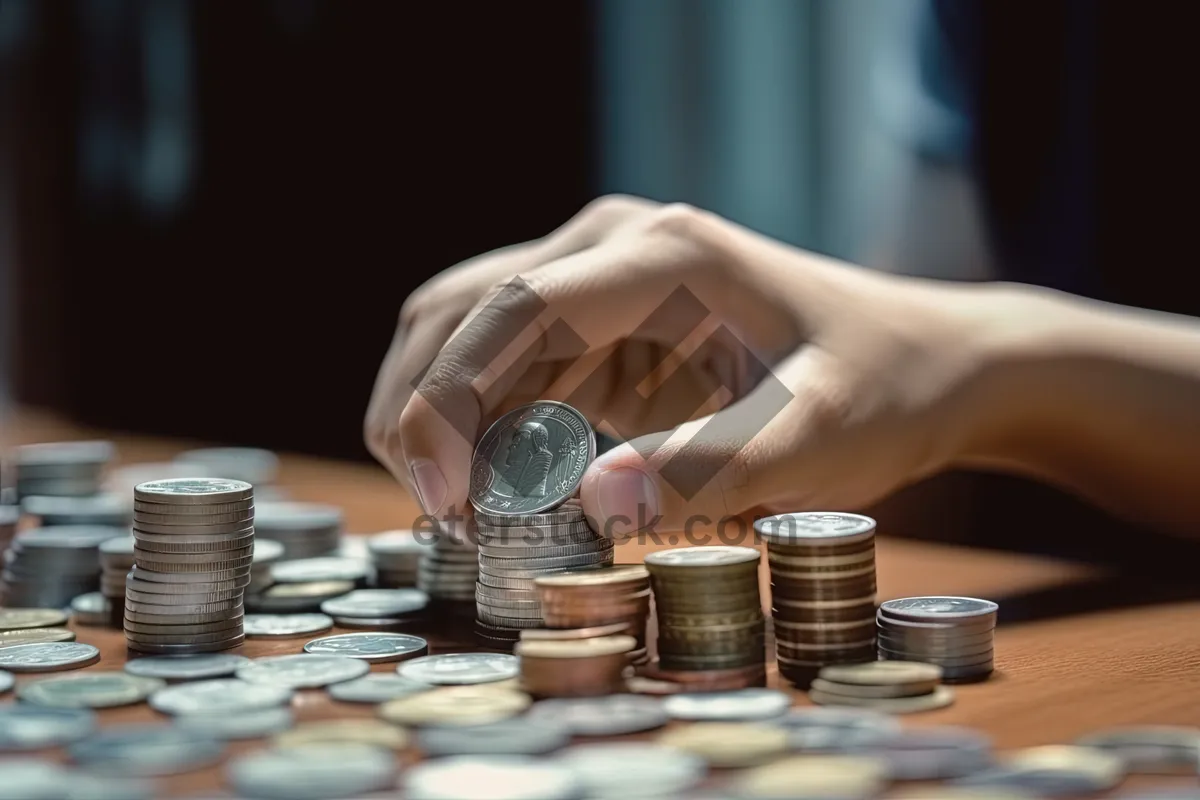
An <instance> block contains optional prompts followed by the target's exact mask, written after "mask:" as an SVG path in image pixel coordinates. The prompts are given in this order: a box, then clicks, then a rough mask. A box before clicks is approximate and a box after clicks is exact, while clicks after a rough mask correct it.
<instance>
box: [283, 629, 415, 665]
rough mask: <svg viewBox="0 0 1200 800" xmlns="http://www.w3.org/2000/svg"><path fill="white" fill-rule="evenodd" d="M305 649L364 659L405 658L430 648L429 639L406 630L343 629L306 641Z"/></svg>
mask: <svg viewBox="0 0 1200 800" xmlns="http://www.w3.org/2000/svg"><path fill="white" fill-rule="evenodd" d="M304 652H306V653H313V654H315V655H336V656H345V657H347V658H357V659H361V660H363V661H370V662H372V663H375V662H385V661H405V660H407V659H410V658H417V657H418V656H423V655H425V654H426V653H428V652H429V643H428V642H426V641H425V640H424V639H422V638H421V637H420V636H410V635H409V634H407V633H386V632H381V633H374V632H373V633H341V634H338V635H336V636H324V637H322V638H320V639H313V640H312V641H311V642H308V643H306V644H305V645H304Z"/></svg>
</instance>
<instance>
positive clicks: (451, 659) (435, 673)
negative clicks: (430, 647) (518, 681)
mask: <svg viewBox="0 0 1200 800" xmlns="http://www.w3.org/2000/svg"><path fill="white" fill-rule="evenodd" d="M398 671H399V673H400V674H401V675H403V676H404V677H406V678H411V679H413V680H415V681H421V682H422V683H432V684H439V685H443V684H447V685H448V684H472V683H490V682H492V681H503V680H507V679H509V678H515V677H517V675H518V674H520V659H518V658H517V657H516V656H511V655H508V654H506V653H444V654H442V655H436V656H425V657H423V658H417V659H413V660H412V661H406V662H404V663H403V664H401V665H400V666H399V667H398Z"/></svg>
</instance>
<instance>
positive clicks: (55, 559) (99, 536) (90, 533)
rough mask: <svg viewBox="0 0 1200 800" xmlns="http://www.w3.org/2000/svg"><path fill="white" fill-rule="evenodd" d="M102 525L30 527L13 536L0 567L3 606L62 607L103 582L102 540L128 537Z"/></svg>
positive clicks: (0, 604)
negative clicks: (0, 569) (101, 567)
mask: <svg viewBox="0 0 1200 800" xmlns="http://www.w3.org/2000/svg"><path fill="white" fill-rule="evenodd" d="M127 535H128V534H127V533H126V532H125V531H124V530H122V529H121V528H112V527H108V526H104V525H58V526H55V527H52V528H31V529H29V530H25V531H22V532H20V533H18V534H17V535H16V536H15V537H13V540H12V542H10V543H9V546H8V549H7V550H6V551H5V552H4V570H3V571H2V572H0V606H9V607H15V608H20V607H25V608H64V607H66V606H67V605H69V604H70V602H71V600H73V599H74V598H75V597H78V596H79V595H81V594H87V593H88V592H94V591H96V589H97V588H98V587H99V585H100V550H99V548H100V544H101V543H102V542H104V541H105V540H107V539H112V538H114V537H117V536H122V537H123V536H127Z"/></svg>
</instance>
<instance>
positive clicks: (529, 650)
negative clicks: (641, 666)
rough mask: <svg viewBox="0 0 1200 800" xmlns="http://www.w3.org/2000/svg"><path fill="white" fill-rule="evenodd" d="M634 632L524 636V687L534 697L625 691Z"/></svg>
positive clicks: (518, 651)
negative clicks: (544, 637) (543, 637)
mask: <svg viewBox="0 0 1200 800" xmlns="http://www.w3.org/2000/svg"><path fill="white" fill-rule="evenodd" d="M635 644H637V643H636V642H635V641H634V639H633V637H632V636H599V637H595V638H588V639H564V640H559V641H554V640H538V639H522V640H521V641H520V642H518V643H517V645H516V654H517V655H518V656H520V658H521V688H522V689H523V690H524V691H526V692H528V693H529V694H531V695H533V696H535V697H600V696H602V695H606V694H614V693H616V692H620V691H622V688H623V686H624V682H625V677H624V672H625V668H626V667H627V666H628V665H629V653H630V651H631V650H632V649H633V647H634V645H635Z"/></svg>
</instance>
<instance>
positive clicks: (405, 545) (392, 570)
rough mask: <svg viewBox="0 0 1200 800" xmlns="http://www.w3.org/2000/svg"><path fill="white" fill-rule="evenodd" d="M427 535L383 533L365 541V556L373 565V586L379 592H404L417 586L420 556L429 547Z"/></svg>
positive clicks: (400, 531) (406, 532) (398, 532)
mask: <svg viewBox="0 0 1200 800" xmlns="http://www.w3.org/2000/svg"><path fill="white" fill-rule="evenodd" d="M429 538H430V537H429V535H428V534H424V535H418V534H417V533H414V532H413V531H409V530H397V531H384V532H383V533H377V534H375V535H374V536H372V537H371V538H369V539H368V540H367V552H368V553H370V555H371V560H372V562H374V564H375V585H376V586H377V587H378V588H380V589H407V588H410V587H413V586H416V585H417V573H418V572H419V571H420V567H421V555H422V554H423V553H424V552H425V551H426V549H427V548H428V547H429V544H432V542H429V544H427V543H426V542H427V541H428V540H429Z"/></svg>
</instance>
